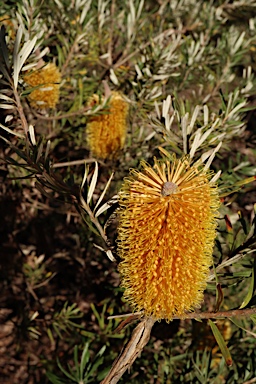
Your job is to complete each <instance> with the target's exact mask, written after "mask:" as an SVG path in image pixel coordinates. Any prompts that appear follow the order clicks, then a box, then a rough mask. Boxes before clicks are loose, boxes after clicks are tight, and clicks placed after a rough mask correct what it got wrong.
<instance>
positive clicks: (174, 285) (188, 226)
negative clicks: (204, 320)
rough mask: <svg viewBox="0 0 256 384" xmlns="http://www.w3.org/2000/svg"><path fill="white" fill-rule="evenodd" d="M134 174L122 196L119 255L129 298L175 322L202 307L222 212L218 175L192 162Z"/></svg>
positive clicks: (164, 164) (136, 305) (157, 166)
mask: <svg viewBox="0 0 256 384" xmlns="http://www.w3.org/2000/svg"><path fill="white" fill-rule="evenodd" d="M141 168H142V170H141V171H138V170H131V173H130V176H129V177H128V178H127V179H126V180H125V182H124V185H123V187H122V189H121V191H120V206H121V208H120V222H119V227H118V252H119V255H120V257H121V259H122V261H121V263H120V265H119V271H120V274H121V279H122V283H121V285H122V287H123V288H125V292H124V297H125V298H126V300H127V301H128V302H129V303H130V304H131V305H132V307H133V308H134V310H137V311H143V312H144V314H145V315H146V316H153V317H154V318H156V319H158V320H160V319H166V320H167V321H170V320H171V319H172V318H173V317H174V316H182V315H184V314H185V313H186V312H188V311H192V310H193V309H194V308H197V307H200V303H201V302H202V299H203V291H204V289H205V288H206V280H207V276H208V273H209V267H210V265H211V264H212V249H213V245H214V239H215V235H216V233H215V230H216V217H217V211H218V208H219V196H218V190H217V186H216V185H215V184H214V183H211V182H210V179H211V177H212V172H209V171H207V170H205V169H204V168H203V165H202V164H199V163H196V164H194V165H192V164H190V161H189V159H188V158H187V157H183V158H181V159H175V158H174V159H173V160H172V161H169V160H168V159H166V160H165V161H159V160H156V159H155V163H154V166H153V167H151V166H150V165H148V164H146V163H145V162H144V161H142V163H141Z"/></svg>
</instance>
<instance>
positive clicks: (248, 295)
mask: <svg viewBox="0 0 256 384" xmlns="http://www.w3.org/2000/svg"><path fill="white" fill-rule="evenodd" d="M253 292H254V267H253V268H252V276H251V281H250V285H249V289H248V292H247V295H246V296H245V298H244V301H243V302H242V304H241V305H240V307H239V308H240V309H242V308H244V307H246V306H247V304H249V302H250V301H251V298H252V295H253Z"/></svg>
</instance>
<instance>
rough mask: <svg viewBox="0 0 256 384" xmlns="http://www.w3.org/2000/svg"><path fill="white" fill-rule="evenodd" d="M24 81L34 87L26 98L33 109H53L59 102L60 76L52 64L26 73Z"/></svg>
mask: <svg viewBox="0 0 256 384" xmlns="http://www.w3.org/2000/svg"><path fill="white" fill-rule="evenodd" d="M24 81H25V82H26V83H27V84H28V85H29V86H31V87H35V89H34V90H32V92H31V93H30V94H29V96H28V97H29V100H30V104H31V106H32V107H33V108H39V109H44V108H55V106H56V104H57V103H58V101H59V88H60V81H61V75H60V71H59V69H58V68H57V67H56V65H55V64H54V63H49V64H47V65H46V66H45V67H43V68H40V69H36V70H33V71H32V72H30V73H28V74H27V75H25V76H24Z"/></svg>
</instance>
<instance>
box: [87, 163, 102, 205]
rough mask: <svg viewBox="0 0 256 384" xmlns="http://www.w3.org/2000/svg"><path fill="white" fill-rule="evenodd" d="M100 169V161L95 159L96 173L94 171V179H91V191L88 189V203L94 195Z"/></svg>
mask: <svg viewBox="0 0 256 384" xmlns="http://www.w3.org/2000/svg"><path fill="white" fill-rule="evenodd" d="M98 171H99V167H98V163H97V161H95V169H94V173H93V176H92V180H91V184H90V187H89V191H88V194H87V204H90V201H91V199H92V195H93V192H94V190H95V187H96V184H97V179H98Z"/></svg>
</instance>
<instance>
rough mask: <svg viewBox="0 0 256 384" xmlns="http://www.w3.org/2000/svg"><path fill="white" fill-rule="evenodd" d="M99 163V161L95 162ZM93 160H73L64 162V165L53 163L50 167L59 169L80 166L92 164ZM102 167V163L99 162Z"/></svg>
mask: <svg viewBox="0 0 256 384" xmlns="http://www.w3.org/2000/svg"><path fill="white" fill-rule="evenodd" d="M97 161H98V162H99V160H97ZM94 162H95V159H83V160H73V161H66V162H64V163H55V164H53V165H52V168H61V167H69V166H72V165H81V164H86V163H94ZM100 163H101V164H102V165H103V164H104V163H102V162H100Z"/></svg>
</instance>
